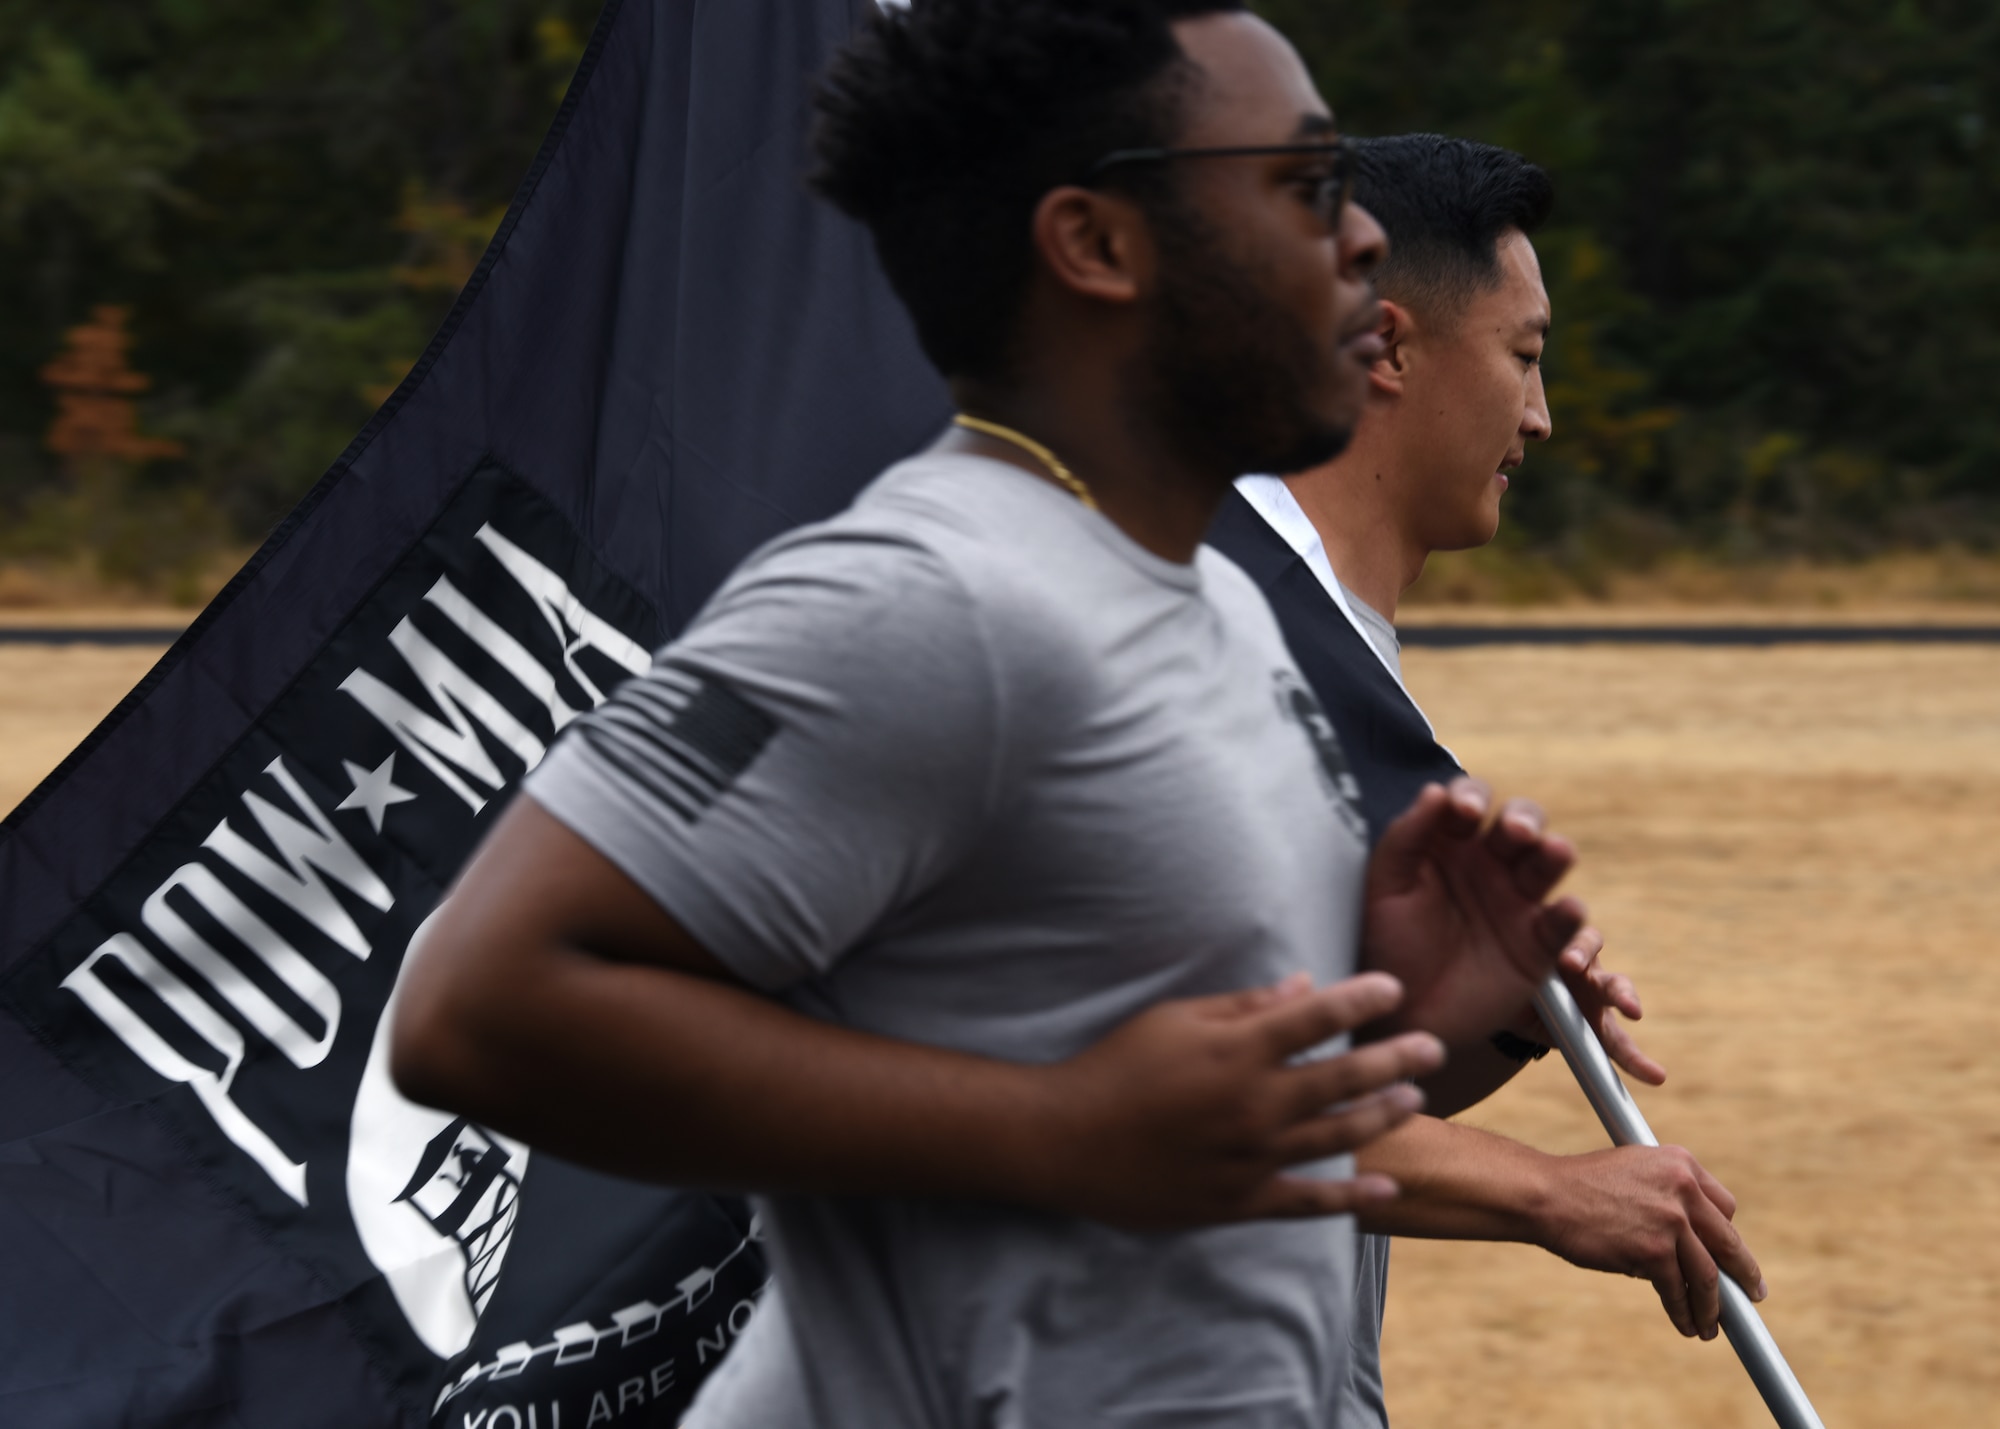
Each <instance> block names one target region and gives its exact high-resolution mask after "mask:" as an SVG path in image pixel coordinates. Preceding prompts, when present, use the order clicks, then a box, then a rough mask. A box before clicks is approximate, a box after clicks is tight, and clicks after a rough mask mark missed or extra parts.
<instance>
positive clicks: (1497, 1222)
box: [1355, 1116, 1560, 1245]
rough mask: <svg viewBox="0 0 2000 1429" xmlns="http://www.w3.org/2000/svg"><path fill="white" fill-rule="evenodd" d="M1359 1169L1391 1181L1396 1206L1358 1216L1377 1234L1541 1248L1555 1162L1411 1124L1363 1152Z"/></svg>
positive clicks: (1451, 1129)
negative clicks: (1396, 1188) (1394, 1185)
mask: <svg viewBox="0 0 2000 1429" xmlns="http://www.w3.org/2000/svg"><path fill="white" fill-rule="evenodd" d="M1355 1159H1356V1161H1357V1163H1358V1164H1359V1166H1360V1169H1361V1170H1363V1171H1366V1172H1371V1173H1377V1174H1381V1175H1386V1176H1391V1177H1394V1178H1395V1180H1396V1183H1397V1184H1398V1185H1399V1186H1400V1187H1401V1188H1402V1194H1401V1195H1399V1196H1397V1197H1396V1199H1395V1200H1393V1201H1389V1202H1386V1203H1384V1204H1382V1205H1379V1206H1376V1207H1373V1208H1371V1209H1369V1210H1367V1211H1365V1212H1363V1213H1362V1215H1361V1217H1360V1224H1361V1228H1362V1229H1363V1230H1366V1231H1372V1232H1374V1233H1375V1234H1377V1235H1399V1236H1422V1237H1427V1238H1433V1239H1442V1240H1512V1241H1523V1242H1526V1243H1528V1244H1532V1245H1541V1244H1545V1240H1544V1237H1543V1233H1542V1220H1543V1216H1544V1213H1545V1211H1546V1208H1547V1206H1548V1203H1549V1199H1550V1194H1551V1187H1552V1185H1553V1182H1554V1178H1555V1176H1556V1174H1557V1168H1558V1167H1559V1164H1560V1162H1559V1159H1558V1158H1556V1157H1553V1156H1550V1155H1547V1154H1546V1153H1544V1152H1540V1151H1537V1150H1535V1149H1534V1148H1533V1147H1531V1146H1523V1145H1522V1144H1521V1143H1520V1142H1518V1141H1510V1140H1509V1139H1508V1138H1506V1137H1504V1136H1495V1135H1493V1134H1492V1133H1491V1132H1485V1131H1479V1130H1476V1129H1475V1128H1473V1127H1469V1126H1455V1125H1453V1124H1452V1123H1450V1122H1447V1121H1441V1120H1439V1119H1438V1118H1436V1117H1432V1116H1418V1117H1412V1118H1411V1119H1410V1120H1409V1121H1407V1122H1405V1123H1404V1124H1403V1125H1402V1126H1400V1127H1398V1128H1397V1129H1396V1130H1394V1131H1392V1132H1390V1133H1389V1134H1388V1135H1386V1136H1384V1137H1381V1138H1380V1139H1379V1140H1376V1141H1374V1142H1372V1143H1370V1144H1369V1145H1367V1146H1364V1147H1363V1148H1362V1149H1361V1150H1360V1151H1359V1152H1358V1153H1357V1154H1356V1158H1355Z"/></svg>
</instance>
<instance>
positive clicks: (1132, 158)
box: [1081, 135, 1354, 228]
mask: <svg viewBox="0 0 2000 1429" xmlns="http://www.w3.org/2000/svg"><path fill="white" fill-rule="evenodd" d="M1288 154H1328V155H1331V156H1333V159H1334V161H1335V172H1334V173H1333V174H1332V175H1331V176H1330V178H1331V179H1332V181H1333V182H1334V183H1336V184H1338V185H1339V188H1338V191H1337V192H1336V194H1335V197H1334V200H1333V203H1332V205H1331V206H1330V208H1329V211H1328V212H1327V214H1326V222H1327V226H1328V227H1329V228H1339V227H1340V219H1341V215H1342V214H1344V213H1345V212H1346V211H1347V205H1348V203H1349V202H1350V201H1351V200H1352V199H1353V197H1354V141H1353V140H1352V139H1350V138H1347V137H1346V136H1344V135H1343V136H1342V137H1341V138H1338V139H1326V140H1316V141H1312V142H1308V143H1301V144H1237V145H1231V146H1228V147H1226V148H1220V149H1113V150H1112V151H1111V152H1110V153H1108V154H1106V155H1105V156H1104V157H1103V158H1101V159H1099V160H1098V161H1097V162H1096V163H1094V164H1092V165H1091V166H1090V168H1089V169H1087V170H1086V171H1085V172H1084V175H1083V178H1082V180H1081V183H1082V184H1083V186H1084V187H1089V186H1090V185H1091V184H1093V183H1095V182H1096V181H1097V180H1098V179H1099V178H1100V177H1101V176H1102V175H1103V174H1104V173H1105V171H1107V170H1109V169H1117V168H1123V167H1124V166H1125V165H1127V164H1164V163H1168V162H1170V161H1172V160H1174V159H1252V158H1271V157H1274V156H1283V155H1288Z"/></svg>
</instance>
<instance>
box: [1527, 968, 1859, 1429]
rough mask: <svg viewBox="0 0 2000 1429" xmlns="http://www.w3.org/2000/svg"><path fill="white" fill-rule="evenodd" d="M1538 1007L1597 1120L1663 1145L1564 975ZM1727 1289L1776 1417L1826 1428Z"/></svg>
mask: <svg viewBox="0 0 2000 1429" xmlns="http://www.w3.org/2000/svg"><path fill="white" fill-rule="evenodd" d="M1535 1010H1536V1011H1537V1012H1539V1013H1540V1014H1541V1016H1542V1025H1543V1026H1544V1027H1546V1028H1548V1030H1549V1036H1550V1037H1552V1038H1554V1039H1555V1044H1556V1046H1557V1047H1559V1048H1561V1049H1562V1054H1563V1060H1564V1061H1566V1062H1568V1063H1569V1069H1570V1070H1571V1071H1572V1072H1574V1073H1576V1079H1577V1082H1578V1083H1579V1084H1580V1085H1581V1086H1582V1087H1583V1094H1584V1096H1586V1097H1588V1098H1589V1099H1590V1105H1591V1107H1592V1108H1593V1109H1594V1110H1595V1111H1596V1112H1597V1119H1598V1120H1599V1121H1601V1122H1603V1123H1604V1129H1605V1130H1606V1131H1608V1132H1610V1133H1611V1139H1612V1141H1614V1142H1616V1143H1617V1144H1618V1145H1620V1146H1658V1145H1659V1144H1660V1142H1659V1138H1658V1137H1656V1136H1654V1135H1653V1129H1652V1128H1651V1127H1649V1126H1647V1125H1646V1118H1645V1117H1643V1116H1641V1115H1640V1114H1639V1107H1638V1104H1637V1103H1636V1102H1634V1101H1633V1100H1632V1094H1631V1093H1630V1092H1628V1091H1627V1090H1626V1089H1625V1083H1624V1082H1623V1081H1621V1080H1620V1079H1619V1076H1618V1073H1617V1070H1616V1069H1615V1068H1613V1067H1612V1065H1611V1058H1610V1057H1608V1056H1606V1055H1605V1052H1604V1048H1603V1046H1601V1045H1600V1044H1599V1042H1598V1040H1597V1034H1596V1033H1595V1032H1594V1031H1592V1030H1591V1026H1590V1024H1589V1023H1588V1022H1586V1021H1585V1020H1584V1016H1583V1010H1582V1009H1581V1008H1579V1007H1578V1006H1577V1005H1576V999H1575V998H1574V997H1572V996H1570V991H1569V988H1568V987H1566V986H1565V985H1564V984H1563V980H1562V975H1561V974H1560V973H1550V974H1549V976H1548V979H1547V980H1546V981H1545V982H1543V984H1542V985H1541V987H1540V988H1538V989H1537V990H1536V992H1535ZM1721 1291H1722V1332H1723V1333H1724V1334H1725V1335H1727V1336H1729V1343H1730V1345H1731V1347H1732V1348H1734V1349H1735V1351H1736V1357H1737V1358H1738V1359H1740V1360H1742V1361H1743V1368H1745V1369H1746V1370H1748V1371H1750V1380H1751V1383H1753V1384H1755V1385H1756V1386H1757V1392H1758V1393H1759V1394H1761V1395H1763V1396H1764V1404H1765V1406H1766V1407H1767V1408H1769V1409H1770V1411H1771V1417H1772V1418H1773V1419H1775V1420H1777V1421H1778V1423H1779V1425H1780V1426H1781V1429H1825V1426H1824V1425H1822V1424H1821V1423H1820V1418H1819V1415H1818V1413H1817V1412H1816V1411H1815V1410H1814V1409H1813V1407H1812V1401H1811V1400H1809V1399H1807V1398H1806V1392H1805V1391H1804V1390H1803V1389H1801V1388H1799V1381H1798V1378H1797V1376H1795V1375H1794V1374H1793V1373H1792V1367H1791V1366H1790V1365H1788V1364H1786V1363H1785V1357H1784V1355H1783V1354H1781V1353H1779V1351H1778V1342H1777V1341H1776V1340H1774V1339H1772V1338H1771V1332H1770V1330H1768V1329H1767V1328H1765V1325H1764V1320H1763V1317H1762V1316H1760V1315H1759V1314H1758V1313H1757V1307H1756V1306H1754V1305H1752V1304H1751V1303H1750V1297H1749V1296H1748V1295H1747V1294H1745V1293H1744V1291H1743V1287H1742V1286H1740V1285H1738V1284H1737V1283H1736V1282H1735V1281H1734V1280H1732V1279H1731V1278H1730V1277H1729V1275H1728V1273H1727V1272H1724V1273H1723V1275H1722V1283H1721Z"/></svg>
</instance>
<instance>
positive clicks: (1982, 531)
mask: <svg viewBox="0 0 2000 1429" xmlns="http://www.w3.org/2000/svg"><path fill="white" fill-rule="evenodd" d="M597 8H598V6H597V4H595V3H593V0H292V3H288V4H285V5H273V4H270V3H268V0H91V3H89V4H62V5H59V4H55V3H52V0H0V568H4V570H3V571H0V602H6V603H12V604H15V605H20V604H23V603H37V602H45V601H48V600H51V599H60V598H67V597H73V596H74V595H76V594H77V593H79V592H83V593H93V592H94V593H96V594H98V595H103V594H107V593H116V592H124V593H125V594H127V595H144V596H148V597H151V598H154V599H161V598H164V599H169V600H174V601H179V602H183V603H185V602H191V601H198V600H200V599H201V598H202V597H203V596H204V595H205V594H207V593H208V592H209V591H210V590H212V589H213V588H214V587H215V586H216V585H217V584H219V582H220V580H221V579H222V577H223V576H224V575H225V574H226V572H227V570H228V569H229V568H230V567H231V565H232V564H233V562H234V561H235V560H237V559H240V557H241V555H242V554H243V553H244V552H245V551H246V550H247V549H248V548H249V547H251V546H253V545H254V544H255V543H256V542H257V540H258V539H259V538H260V537H261V536H262V535H263V534H264V533H265V532H266V531H267V530H268V529H269V528H270V527H271V525H272V524H273V523H274V522H275V521H276V520H277V518H278V517H279V516H281V515H282V514H283V512H284V511H285V510H286V509H287V508H288V507H289V505H290V504H291V503H292V502H293V501H294V500H295V499H296V498H297V497H298V496H299V495H300V494H301V493H302V492H303V491H304V490H305V489H306V487H308V486H309V485H310V484H311V483H312V481H313V480H314V479H315V478H316V477H317V476H318V475H319V473H320V472H321V471H322V470H323V469H324V468H325V467H326V465H327V464H328V463H329V462H330V461H331V460H332V459H333V457H334V456H335V455H337V454H338V453H339V451H340V450H341V448H342V447H343V446H344V445H345V444H346V442H347V441H348V440H349V438H351V437H352V436H353V434H354V433H355V431H356V430H357V429H358V428H359V427H360V426H361V424H362V423H363V422H364V421H365V420H366V419H367V417H368V415H369V414H370V412H371V411H372V410H373V409H374V407H375V406H376V405H377V404H378V403H379V402H380V400H381V399H382V398H383V397H384V396H385V395H386V394H387V393H388V391H389V390H390V389H391V388H392V387H393V386H394V385H395V383H396V382H397V380H398V379H399V378H400V377H401V376H402V375H403V373H404V372H405V371H406V370H407V369H408V367H409V365H410V364H411V363H412V362H413V361H414V360H415V358H416V357H417V355H418V354H419V353H420V352H421V351H422V349H423V346H424V343H425V341H426V339H427V338H428V336H429V335H430V333H431V332H432V330H433V329H434V328H435V326H436V324H437V322H438V321H439V319H440V318H441V317H442V315H443V314H444V312H445V311H446V310H447V308H448V307H449V305H450V301H451V298H452V296H453V294H454V293H455V291H456V290H457V288H458V286H459V285H460V284H461V283H462V282H463V281H464V279H465V277H466V276H467V275H468V273H469V272H470V270H471V268H472V266H473V264H474V263H475V262H476V261H477V258H478V255H479V253H480V251H481V248H482V246H483V244H484V243H485V241H486V239H487V237H488V236H489V235H490V234H491V232H492V230H493V228H494V227H495V225H496V224H497V223H498V220H499V217H500V215H501V213H502V212H503V211H504V208H505V205H506V203H507V201H508V198H509V197H510V195H511V193H512V191H513V188H514V186H515V184H516V183H517V182H518V181H519V179H520V178H521V176H522V174H523V173H524V172H525V170H526V167H527V165H528V163H529V160H530V158H531V157H532V155H533V153H534V149H535V146H536V143H537V141H538V139H539V138H540V136H541V134H542V132H543V130H544V128H545V127H546V125H547V123H548V121H549V120H550V118H551V117H552V116H553V114H554V112H555V109H556V106H557V104H558V103H559V102H560V98H561V95H562V92H563V89H564V85H565V84H566V82H567V80H568V78H569V76H570V74H571V72H572V70H573V69H574V66H575V64H576V61H577V59H578V57H579V55H580V54H581V51H582V47H583V44H584V42H585V40H586V39H587V37H588V34H589V30H590V25H591V22H592V20H593V19H594V17H595V13H596V10H597ZM1261 8H1262V9H1263V10H1264V11H1265V12H1266V13H1267V14H1268V15H1269V16H1270V17H1271V18H1272V19H1273V20H1275V21H1276V22H1278V23H1279V24H1280V26H1281V27H1282V28H1284V29H1285V30H1286V31H1287V32H1288V33H1289V34H1290V35H1291V36H1292V37H1293V38H1294V39H1295V40H1296V41H1297V42H1298V44H1299V45H1300V47H1301V49H1302V50H1303V51H1304V52H1305V54H1306V55H1307V58H1308V60H1309V61H1310V62H1311V64H1312V65H1313V66H1314V68H1315V69H1316V71H1317V73H1318V75H1319V78H1320V81H1321V85H1322V88H1323V89H1324V91H1325V92H1326V94H1327V95H1328V96H1329V98H1330V99H1331V100H1332V102H1333V103H1334V105H1335V106H1336V108H1337V109H1338V110H1339V112H1340V114H1341V117H1342V119H1343V121H1344V123H1345V124H1346V125H1347V126H1348V127H1349V128H1351V129H1352V130H1353V131H1354V132H1356V133H1363V134H1371V133H1391V132H1398V131H1404V130H1412V129H1437V130H1445V131H1449V132H1452V133H1457V134H1463V135H1467V136H1471V137H1475V138H1480V139H1485V140H1490V141H1493V142H1496V143H1501V144H1506V145H1509V146H1511V147H1514V148H1518V149H1520V150H1522V151H1523V152H1525V153H1527V154H1529V155H1530V156H1531V157H1533V158H1535V159H1537V160H1538V161H1540V162H1541V163H1543V164H1545V165H1547V166H1548V167H1549V168H1550V169H1551V170H1552V171H1553V172H1554V174H1555V176H1556V179H1557V184H1558V189H1559V194H1560V200H1559V204H1558V210H1557V215H1556V219H1555V223H1554V227H1553V228H1552V230H1551V231H1549V232H1548V233H1547V234H1546V235H1545V236H1543V237H1541V238H1540V239H1539V240H1538V242H1539V245H1540V247H1541V250H1542V254H1543V260H1544V265H1545V267H1546V269H1547V273H1548V279H1549V284H1550V287H1551V290H1552V293H1553V296H1554V300H1555V305H1556V314H1557V321H1556V330H1555V337H1554V342H1553V345H1552V347H1551V350H1550V354H1549V358H1548V364H1547V367H1548V374H1549V379H1550V396H1551V400H1552V404H1553V407H1554V410H1555V414H1556V428H1557V436H1556V439H1555V441H1554V442H1553V443H1552V444H1551V445H1550V446H1549V447H1548V448H1547V449H1546V450H1543V451H1538V452H1536V453H1535V454H1534V455H1533V456H1532V457H1531V459H1530V462H1529V465H1528V468H1527V469H1526V472H1525V473H1524V479H1522V480H1520V481H1518V482H1517V483H1516V485H1515V488H1514V490H1513V492H1512V493H1511V494H1510V496H1509V499H1508V512H1509V517H1508V520H1507V523H1506V527H1505V531H1504V534H1503V536H1502V538H1501V541H1500V542H1499V543H1498V544H1497V545H1496V546H1495V547H1494V548H1493V549H1491V550H1489V551H1485V552H1480V553H1477V554H1476V555H1472V556H1467V557H1457V558H1452V559H1448V560H1445V561H1441V562H1439V563H1438V569H1437V570H1436V571H1434V572H1433V573H1432V575H1431V576H1430V577H1429V578H1428V579H1427V580H1426V582H1425V584H1424V586H1423V587H1421V588H1420V589H1419V591H1418V593H1417V596H1418V598H1419V599H1422V598H1424V597H1426V596H1427V597H1429V598H1430V599H1433V600H1437V599H1457V600H1468V599H1477V600H1487V601H1491V600H1501V601H1514V602H1520V601H1542V600H1551V599H1562V598H1578V597H1584V598H1591V597H1597V598H1601V597H1606V596H1621V595H1622V596H1624V597H1626V598H1653V597H1665V598H1670V599H1745V598H1747V599H1753V600H1792V601H1799V600H1803V601H1807V602H1820V603H1829V602H1842V601H1846V600H1849V599H1854V598H1868V597H1870V596H1876V597H1895V598H1914V599H1943V600H1953V599H1984V598H1988V597H1993V596H2000V565H1996V563H1995V562H1994V560H1993V558H1992V557H1993V550H1994V545H1995V541H1996V539H2000V476H1996V475H1995V466H1996V458H2000V406H1996V404H1995V402H1994V401H1993V400H1992V399H1993V394H1995V393H1996V392H2000V183H1996V182H1995V180H1996V178H2000V146H1996V143H1995V139H1994V136H1993V135H1992V134H1991V133H1990V132H1989V115H1990V114H1992V113H1993V111H1994V108H1995V98H1996V86H2000V11H1996V10H1995V9H1994V8H1993V7H1991V6H1989V5H1984V4H1977V3H1969V0H1966V2H1965V3H1959V2H1958V0H1931V3H1922V4H1915V3H1912V4H1882V3H1808V0H1620V3H1618V4H1615V5H1606V4H1593V3H1589V0H1490V2H1489V3H1466V0H1456V3H1451V0H1381V3H1375V4H1367V5H1364V4H1354V3H1342V4H1333V3H1329V2H1328V0H1264V3H1263V4H1262V6H1261Z"/></svg>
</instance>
